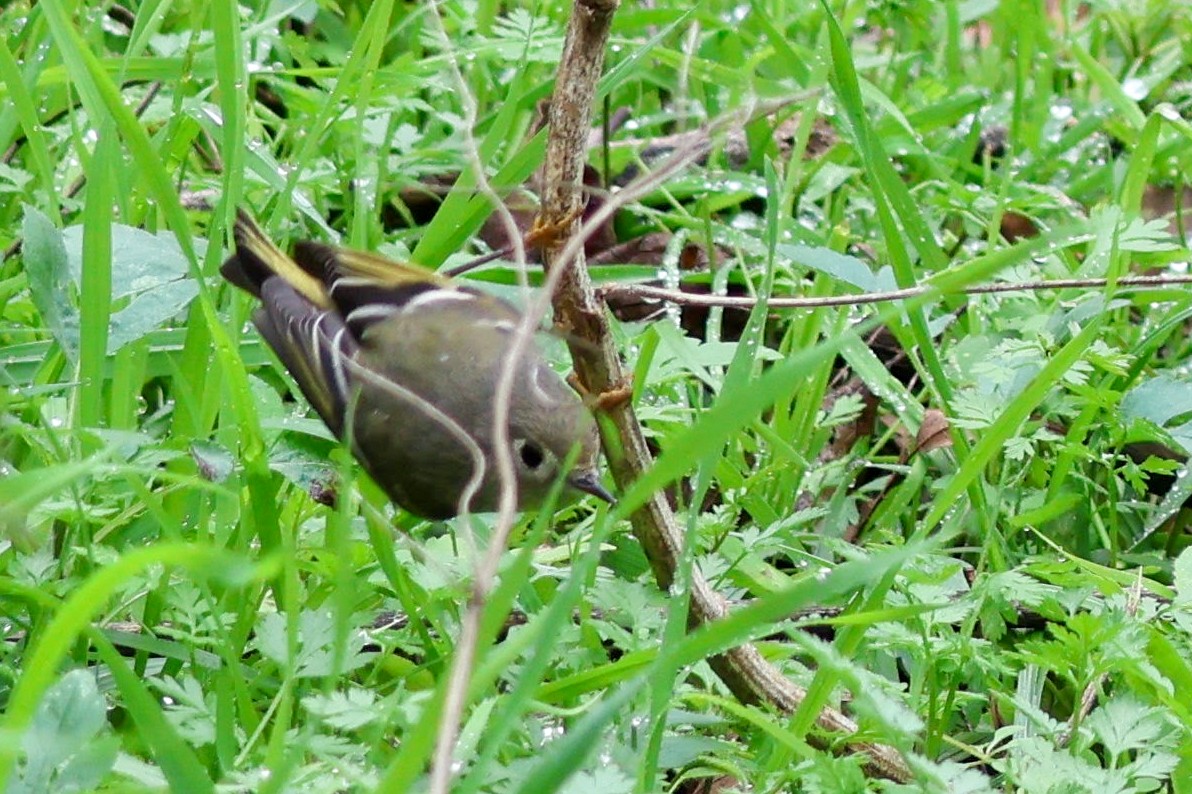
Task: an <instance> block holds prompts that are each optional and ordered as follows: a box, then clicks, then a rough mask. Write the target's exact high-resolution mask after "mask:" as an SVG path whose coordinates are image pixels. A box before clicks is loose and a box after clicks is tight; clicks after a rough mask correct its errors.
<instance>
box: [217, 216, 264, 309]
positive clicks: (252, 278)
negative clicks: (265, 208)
mask: <svg viewBox="0 0 1192 794" xmlns="http://www.w3.org/2000/svg"><path fill="white" fill-rule="evenodd" d="M232 234H233V236H234V237H235V239H236V253H234V254H232V255H231V256H229V257H228V258H227V260H226V261H225V262H224V263H223V264H222V265H220V268H219V272H220V274H222V275H223V277H224V278H226V279H227V280H228V281H230V282H231V283H233V284H235V285H236V286H237V287H239V288H240V289H242V290H244V291H246V292H251V293H252V294H253V295H255V296H256V297H258V298H259V297H261V285H262V284H264V283H265V279H267V278H269V277H270V276H271V275H273V269H272V268H271V267H269V265H268V264H267V263H266V262H265V260H264V259H263V258H262V253H263V252H267V251H269V250H270V248H271V247H272V246H271V244H269V243H268V238H267V237H265V233H264V232H262V231H261V227H260V226H257V222H256V221H255V220H253V218H252V216H251V215H249V214H248V213H247V212H245V211H244V210H242V209H238V210H236V225H235V227H233V230H232ZM262 241H264V243H262Z"/></svg>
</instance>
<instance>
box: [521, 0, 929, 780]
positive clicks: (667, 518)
mask: <svg viewBox="0 0 1192 794" xmlns="http://www.w3.org/2000/svg"><path fill="white" fill-rule="evenodd" d="M617 5H618V0H575V4H574V6H573V11H572V15H571V20H570V22H569V23H568V27H567V37H566V41H565V42H564V45H563V56H562V61H561V63H560V64H559V74H558V78H557V80H556V83H555V91H554V95H553V97H552V99H551V105H550V113H549V116H548V119H549V123H550V137H549V139H548V141H547V149H546V164H545V168H544V180H543V187H542V210H541V214H540V216H539V219H538V227H539V229H540V230H548V233H547V234H545V235H543V238H544V239H545V241H546V242H545V243H544V245H543V262H544V264H545V266H546V268H547V270H548V272H549V273H550V276H551V278H550V279H548V282H550V281H554V282H555V283H557V285H558V286H557V288H556V290H555V293H554V295H553V305H554V316H555V323H556V325H558V326H559V329H560V330H561V331H562V333H563V334H564V336H565V338H566V339H568V340H569V341H568V344H569V346H570V349H571V357H572V361H573V363H574V365H575V373H576V376H577V377H578V378H579V382H580V385H581V386H582V387H583V388H584V389H585V390H586V391H587V392H588V393H590V394H596V395H599V394H606V393H610V392H613V391H615V390H617V389H619V388H622V387H623V386H624V385H625V384H626V375H625V371H624V369H623V368H622V366H621V361H620V358H619V357H618V355H617V349H616V346H615V345H614V343H613V338H612V334H611V333H610V332H609V326H608V319H607V316H606V315H605V313H604V310H603V307H602V306H601V304H600V303H599V302H598V301H597V299H596V296H595V294H594V291H593V289H592V282H591V279H590V278H589V276H588V270H587V267H586V266H585V262H584V252H583V245H582V241H580V240H579V238H578V234H579V231H580V217H581V213H582V210H583V207H584V204H585V197H584V195H583V180H582V176H583V168H584V165H585V163H586V161H587V156H588V132H589V130H590V129H591V124H592V108H593V107H594V106H595V95H596V83H597V81H598V79H599V77H600V71H601V68H602V66H603V64H604V51H605V45H606V44H607V42H608V36H609V30H610V28H611V25H612V19H613V14H614V13H615V12H616V10H617ZM606 413H607V415H608V417H609V418H610V419H611V420H612V423H613V425H614V426H615V427H616V432H617V436H618V439H616V440H615V441H614V443H609V440H608V439H607V438H606V440H605V444H604V449H605V454H606V457H607V458H608V461H609V467H610V469H611V470H612V474H613V479H614V480H615V481H616V483H617V486H618V487H619V488H621V489H625V488H626V487H627V486H629V484H630V483H632V482H633V481H634V480H636V479H637V478H638V477H639V476H640V475H641V474H642V473H643V472H644V471H645V470H646V469H647V468H648V467H649V466H650V465H651V463H652V457H651V455H650V452H649V450H648V449H647V447H646V441H645V437H644V435H643V434H642V430H641V425H640V424H638V421H637V416H636V415H635V414H634V411H633V406H632V405H631V404H630V402H629V401H628V400H624V401H621V402H620V403H619V404H613V405H610V406H608V407H607V409H606ZM630 520H631V522H632V524H633V531H634V535H635V536H636V537H637V539H638V541H639V542H640V543H641V544H642V546H643V548H644V550H645V553H646V557H647V558H648V559H649V561H650V567H651V568H652V570H653V572H654V578H655V580H656V581H657V582H658V585H659V586H660V587H662V588H663V589H668V588H669V587H670V585H671V583H672V582H673V581H674V576H675V571H676V568H677V566H678V563H679V554H680V550H681V548H682V542H683V534H682V532H681V531H680V529H679V526H678V522H677V521H676V520H675V515H674V512H673V511H672V510H671V507H670V504H669V503H668V502H667V500H666V497H665V495H664V494H663V493H661V492H658V493H655V494H654V495H653V496H652V497H651V498H650V500H649V501H648V502H647V503H646V504H645V505H644V506H642V507H641V508H640V509H638V510H637V511H636V512H635V513H634V514H633V515H632V516H631V519H630ZM726 611H727V608H726V605H725V601H724V599H723V598H722V597H721V596H720V594H719V593H717V592H716V591H715V590H713V589H712V587H711V586H710V585H709V584H708V582H707V581H706V580H705V579H704V578H703V576H702V575H701V574H700V573H699V571H698V570H696V571H692V579H691V608H690V613H689V615H688V620H689V623H690V624H691V625H692V626H693V627H694V626H697V625H699V624H702V623H706V622H709V621H712V620H716V619H717V618H720V617H723V616H724V615H725V613H726ZM709 663H710V664H711V666H712V669H713V670H715V671H716V674H717V675H718V676H719V677H720V679H721V680H722V681H724V683H725V685H726V686H728V688H729V689H730V690H732V692H733V694H734V695H735V696H736V697H737V698H738V699H739V700H741V701H742V702H746V703H761V702H769V703H772V704H774V705H775V706H777V707H778V708H780V709H782V710H784V711H787V712H793V711H794V710H795V709H797V708H798V707H799V704H800V703H802V702H803V700H804V699H805V697H806V692H805V690H803V689H802V688H801V687H798V686H796V685H795V684H793V683H791V682H790V681H789V680H788V679H787V678H786V677H785V676H783V675H782V674H781V673H780V672H779V671H778V670H776V669H775V668H774V667H773V666H772V665H771V664H769V663H768V662H767V661H766V660H765V659H764V658H762V656H761V654H760V653H758V651H757V649H756V648H754V647H753V646H752V645H748V644H747V645H742V646H740V647H738V648H734V649H732V650H730V651H728V652H726V653H724V654H722V655H720V656H716V657H713V658H712V659H709ZM817 724H818V725H819V726H820V728H821V729H824V730H828V731H832V732H836V733H844V734H850V733H855V732H856V730H857V726H856V724H855V723H854V722H853V721H852V720H851V719H849V718H848V717H847V716H845V715H844V714H841V713H840V712H838V711H836V710H834V709H831V708H825V709H823V710H821V712H820V713H819V715H818V717H817ZM851 747H852V748H853V749H854V750H856V751H859V752H863V753H865V754H866V755H868V756H869V763H868V768H869V771H870V773H871V774H874V775H877V776H880V777H887V778H890V779H893V780H900V781H906V780H909V779H910V772H909V770H908V769H907V767H906V764H905V762H904V761H903V760H902V758H901V757H900V756H899V754H898V753H897V752H896V751H895V750H894V749H892V748H890V747H886V746H883V745H874V744H871V743H866V742H853V743H852V744H851Z"/></svg>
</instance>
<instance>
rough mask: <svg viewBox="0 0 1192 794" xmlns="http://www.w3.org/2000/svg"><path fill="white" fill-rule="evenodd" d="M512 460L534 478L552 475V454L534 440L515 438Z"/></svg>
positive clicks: (540, 478)
mask: <svg viewBox="0 0 1192 794" xmlns="http://www.w3.org/2000/svg"><path fill="white" fill-rule="evenodd" d="M513 452H514V460H515V461H516V462H517V467H518V469H520V470H521V471H522V472H523V473H524V474H526V475H527V476H529V477H531V478H533V479H536V480H547V479H550V478H551V477H553V476H554V473H553V470H554V468H555V466H554V457H555V456H554V455H552V454H551V451H550V450H549V449H546V448H545V447H543V446H542V445H541V444H539V443H538V442H536V441H530V440H528V439H524V438H517V439H514V441H513Z"/></svg>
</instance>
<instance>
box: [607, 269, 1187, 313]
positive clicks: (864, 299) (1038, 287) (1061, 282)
mask: <svg viewBox="0 0 1192 794" xmlns="http://www.w3.org/2000/svg"><path fill="white" fill-rule="evenodd" d="M1109 283H1110V282H1109V279H1105V278H1063V279H1054V280H1047V281H1021V282H1009V283H1005V284H978V285H977V286H973V287H965V288H964V289H962V290H956V291H955V292H954V293H952V294H962V295H992V294H997V293H1003V292H1039V291H1042V290H1052V289H1094V288H1099V287H1105V286H1108V285H1109ZM1113 283H1114V285H1116V286H1118V287H1131V288H1142V287H1170V286H1175V285H1179V284H1192V275H1187V276H1129V277H1126V278H1119V279H1115V280H1114V281H1113ZM932 292H938V293H940V294H941V295H943V294H948V293H946V292H944V291H943V290H941V289H940V288H939V287H936V286H934V285H932V284H924V285H922V286H919V287H908V288H907V289H895V290H889V291H888V292H870V293H867V294H864V295H833V296H831V297H825V298H794V297H772V298H770V299H769V300H768V301H767V305H768V306H769V307H770V308H771V309H819V308H823V307H825V306H855V305H857V304H859V303H886V302H888V301H896V300H905V299H907V298H916V297H919V296H920V295H927V294H930V293H932ZM599 293H600V294H601V295H602V296H604V297H605V298H645V299H647V300H658V301H665V302H667V303H673V304H675V305H678V306H718V307H722V308H726V309H752V308H753V307H754V306H755V305H757V298H752V297H749V296H748V295H705V294H701V293H692V292H683V291H682V290H677V289H667V288H665V287H655V286H652V285H650V284H606V285H603V286H601V287H600V288H599Z"/></svg>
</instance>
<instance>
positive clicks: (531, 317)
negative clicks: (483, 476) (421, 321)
mask: <svg viewBox="0 0 1192 794" xmlns="http://www.w3.org/2000/svg"><path fill="white" fill-rule="evenodd" d="M430 8H431V14H430V16H431V18H432V19H433V20H434V21H435V23H436V32H437V33H438V35H439V36H440V37H441V39H442V41H443V44H444V49H445V51H446V52H447V53H448V54H449V56H450V57H448V59H447V63H448V66H449V68H450V70H451V74H452V77H453V78H454V79H455V83H456V86H457V88H458V90H459V95H460V98H461V102H462V104H463V109H464V123H463V124H462V125H461V126H462V129H463V136H464V147H463V150H464V154H465V156H466V157H467V159H468V163H469V165H470V166H471V168H472V172H473V174H474V176H475V179H476V186H477V188H478V189H479V191H480V192H481V193H482V194H483V195H484V196H485V197H486V198H488V200H489V203H490V204H491V205H492V207H493V209H494V211H495V212H496V213H497V217H498V218H500V220H501V223H502V225H503V226H504V229H505V235H506V238H507V239H509V240H510V241H511V242H512V246H513V257H514V262H515V263H516V264H517V266H518V270H519V274H520V276H521V283H522V284H523V285H524V284H525V283H526V278H525V268H526V251H525V245H524V244H523V242H522V238H521V233H520V231H519V230H518V228H517V222H516V221H515V220H514V218H513V214H512V213H511V212H510V211H509V208H508V207H507V206H506V205H505V202H504V201H502V200H501V198H500V196H498V195H497V192H496V190H494V189H493V187H492V185H491V184H490V183H489V181H488V179H487V177H486V176H485V169H484V163H483V162H482V161H481V158H480V147H479V145H478V144H477V142H476V139H475V136H474V135H473V133H472V131H473V129H474V128H475V125H476V119H477V108H476V99H475V97H474V96H473V94H472V92H471V91H470V90H469V88H468V85H467V81H466V80H464V77H463V74H462V72H461V71H460V68H459V64H458V62H457V60H456V58H455V50H454V49H453V48H452V47H451V43H450V40H449V39H448V37H447V32H446V29H445V28H444V26H443V23H442V18H441V17H440V10H439V4H438V3H437V2H435V3H431V5H430ZM533 312H534V309H533V308H532V307H527V309H526V311H525V312H524V313H523V315H522V318H521V322H520V323H519V324H518V327H517V329H516V330H515V331H514V333H513V336H512V338H511V340H510V344H509V347H508V349H507V350H506V352H505V356H504V359H503V360H502V362H501V373H500V376H499V377H498V379H497V384H496V391H495V393H494V394H493V425H492V431H493V435H492V445H491V447H492V449H493V458H494V460H493V461H491V463H493V464H495V467H494V468H495V469H496V472H497V482H498V483H499V484H500V497H499V500H498V503H497V504H498V512H497V517H496V521H495V524H494V527H493V530H492V534H491V536H490V537H489V542H488V546H487V547H486V548H485V550H484V554H483V555H482V556H481V558H480V561H479V562H478V564H477V566H476V570H475V572H474V575H473V580H472V594H471V597H470V598H469V600H468V605H467V608H466V609H465V611H464V615H463V618H462V619H461V621H460V630H459V638H458V640H457V641H456V644H455V652H454V655H453V658H452V663H451V672H450V674H449V679H448V682H447V687H446V690H445V692H444V698H443V713H442V720H441V722H440V723H439V731H438V735H437V737H436V739H435V753H434V759H433V761H432V763H431V772H430V791H431V794H447V792H448V791H449V790H450V788H451V776H452V755H453V751H454V749H455V742H456V738H457V737H458V735H459V727H460V724H461V722H462V720H463V712H464V708H465V707H466V705H467V693H468V685H469V682H470V680H471V676H472V667H473V664H474V662H475V660H476V651H477V648H478V647H479V641H480V629H481V622H482V618H483V616H484V607H485V604H486V603H487V602H488V597H489V594H490V593H491V592H492V589H493V585H494V583H495V582H496V577H497V570H498V568H499V567H500V562H501V556H502V554H503V553H504V551H505V547H506V546H507V544H508V541H509V533H510V532H511V531H512V529H513V523H514V521H515V520H516V518H517V480H516V475H515V473H514V469H513V459H512V456H511V452H510V449H511V446H510V439H509V411H510V403H511V395H512V392H513V380H514V375H515V373H516V372H517V370H518V364H519V362H520V361H522V360H523V359H524V357H525V356H526V354H527V352H528V350H529V347H530V344H531V340H532V339H533V338H534V333H535V331H536V330H537V328H538V318H539V317H541V310H538V313H537V314H534V313H533ZM460 524H461V526H462V527H464V531H466V532H468V533H469V536H470V532H471V526H470V520H469V519H468V517H467V516H466V515H465V516H463V517H462V518H461V521H460ZM473 545H474V543H473Z"/></svg>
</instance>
